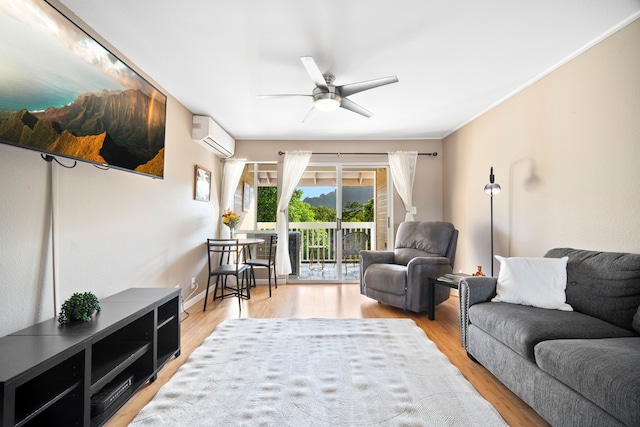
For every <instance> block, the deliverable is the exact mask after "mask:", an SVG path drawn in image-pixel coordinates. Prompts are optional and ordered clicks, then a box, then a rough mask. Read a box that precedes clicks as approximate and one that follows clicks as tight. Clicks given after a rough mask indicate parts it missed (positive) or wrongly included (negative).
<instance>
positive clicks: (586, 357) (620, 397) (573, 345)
mask: <svg viewBox="0 0 640 427" xmlns="http://www.w3.org/2000/svg"><path fill="white" fill-rule="evenodd" d="M535 358H536V362H537V364H538V367H540V368H541V369H542V370H543V371H545V372H546V373H548V374H549V375H551V376H553V377H554V378H556V379H557V380H559V381H560V382H562V383H564V384H566V385H567V386H569V387H571V388H572V389H573V390H575V391H576V392H578V393H579V394H581V395H582V396H584V397H586V398H587V399H589V400H591V401H592V402H593V403H595V404H596V405H598V406H599V407H601V408H602V409H604V410H605V411H607V412H609V413H610V414H611V415H613V416H614V417H616V418H618V419H619V420H620V421H622V422H623V423H624V424H626V425H634V426H640V366H639V365H638V362H639V361H640V337H638V338H609V339H595V340H552V341H544V342H541V343H539V344H538V345H536V347H535Z"/></svg>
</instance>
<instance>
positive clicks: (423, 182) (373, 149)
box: [234, 140, 443, 229]
mask: <svg viewBox="0 0 640 427" xmlns="http://www.w3.org/2000/svg"><path fill="white" fill-rule="evenodd" d="M293 150H310V151H312V152H314V151H315V152H316V153H320V152H325V153H349V152H352V153H357V152H367V153H387V152H389V151H398V150H404V151H418V152H421V153H431V152H434V151H435V152H437V153H438V155H437V156H435V157H430V156H418V164H417V167H416V177H415V188H414V192H413V201H414V204H415V205H416V208H417V212H418V213H417V215H415V218H416V220H430V221H439V220H442V215H443V213H442V212H443V208H442V162H443V160H442V159H443V156H442V141H440V140H411V141H405V140H398V141H255V140H252V141H238V142H237V143H236V152H235V155H234V156H235V157H239V158H246V159H247V160H249V161H255V162H277V161H279V160H281V156H279V155H278V151H293ZM320 162H327V163H337V164H349V163H350V164H364V163H376V164H388V160H387V156H381V155H375V156H371V155H370V156H353V155H351V156H349V155H343V156H326V155H325V156H320V155H316V156H312V157H311V161H310V163H311V164H314V163H320ZM403 219H404V207H403V205H402V201H401V200H400V197H399V196H398V194H397V192H395V190H394V198H393V222H394V225H396V227H394V229H395V228H397V224H399V223H400V222H402V221H403Z"/></svg>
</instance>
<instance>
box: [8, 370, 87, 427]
mask: <svg viewBox="0 0 640 427" xmlns="http://www.w3.org/2000/svg"><path fill="white" fill-rule="evenodd" d="M81 385H82V383H81V382H80V381H79V380H78V381H75V382H73V383H72V384H71V385H70V386H69V387H67V388H65V389H64V390H62V391H61V392H60V393H58V394H56V395H55V396H53V397H52V398H50V399H47V400H45V401H44V402H42V401H36V402H30V403H31V405H30V407H31V408H32V409H31V410H27V411H24V412H26V413H27V415H26V416H24V417H23V418H21V419H19V420H17V422H16V423H15V425H16V427H22V426H24V425H26V424H27V423H29V422H30V421H31V420H33V419H34V418H36V417H37V416H38V415H40V414H42V413H43V412H44V411H46V410H47V409H49V408H50V407H51V406H53V405H54V404H55V403H56V402H58V401H60V400H61V399H63V398H64V397H65V396H67V395H69V393H72V392H73V391H74V390H76V389H77V388H78V387H80V386H81Z"/></svg>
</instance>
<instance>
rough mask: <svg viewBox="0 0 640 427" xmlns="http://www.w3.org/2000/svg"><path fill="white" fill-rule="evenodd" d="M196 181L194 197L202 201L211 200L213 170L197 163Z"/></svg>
mask: <svg viewBox="0 0 640 427" xmlns="http://www.w3.org/2000/svg"><path fill="white" fill-rule="evenodd" d="M194 181H195V182H194V185H193V198H194V199H195V200H198V201H201V202H208V201H209V200H211V171H210V170H209V169H205V168H203V167H202V166H200V165H196V174H195V180H194Z"/></svg>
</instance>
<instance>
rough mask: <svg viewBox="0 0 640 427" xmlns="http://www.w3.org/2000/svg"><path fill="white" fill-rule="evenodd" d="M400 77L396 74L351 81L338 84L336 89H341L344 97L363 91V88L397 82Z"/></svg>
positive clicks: (367, 88)
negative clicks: (364, 80)
mask: <svg viewBox="0 0 640 427" xmlns="http://www.w3.org/2000/svg"><path fill="white" fill-rule="evenodd" d="M397 82H398V78H397V77H396V76H391V77H383V78H381V79H374V80H367V81H366V82H358V83H349V84H346V85H342V86H337V87H336V89H339V90H340V95H341V96H342V97H343V98H344V97H346V96H349V95H353V94H354V93H358V92H362V91H363V90H369V89H373V88H374V87H380V86H384V85H388V84H391V83H397Z"/></svg>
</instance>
